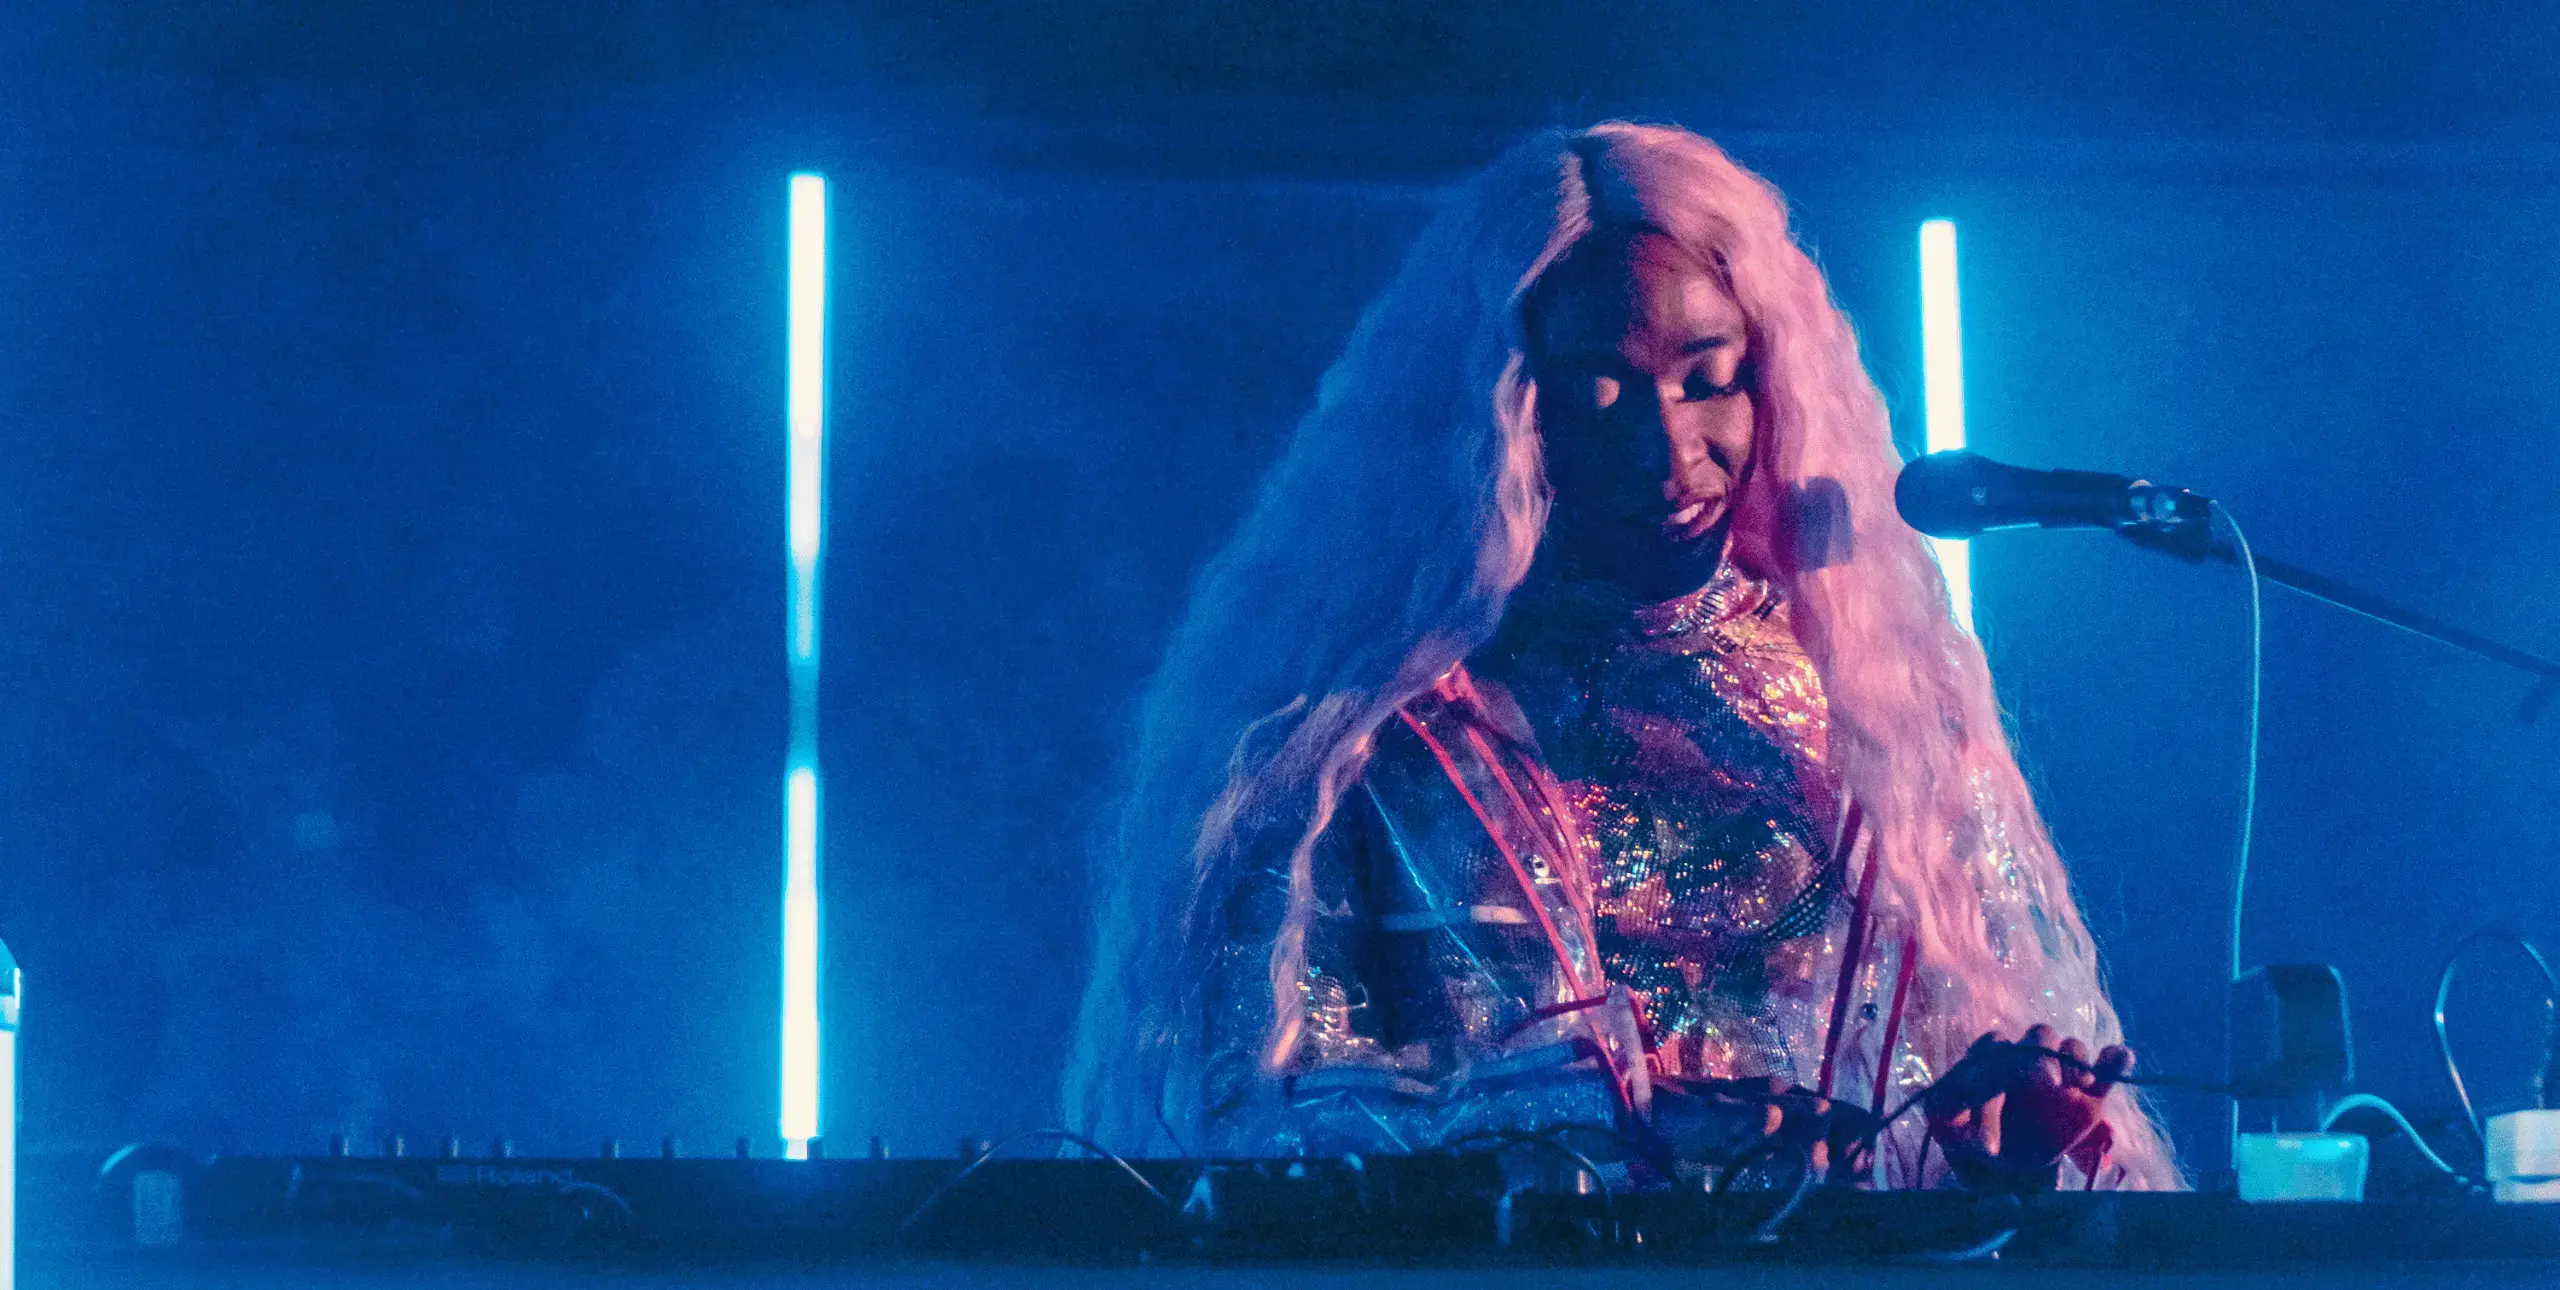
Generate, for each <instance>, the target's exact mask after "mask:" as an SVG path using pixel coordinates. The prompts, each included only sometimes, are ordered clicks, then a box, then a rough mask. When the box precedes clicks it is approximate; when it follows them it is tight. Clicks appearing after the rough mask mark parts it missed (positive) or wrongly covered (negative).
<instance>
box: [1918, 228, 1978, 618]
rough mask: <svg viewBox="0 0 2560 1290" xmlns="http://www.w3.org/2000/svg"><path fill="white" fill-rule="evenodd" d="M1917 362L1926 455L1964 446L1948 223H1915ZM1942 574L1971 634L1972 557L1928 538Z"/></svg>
mask: <svg viewBox="0 0 2560 1290" xmlns="http://www.w3.org/2000/svg"><path fill="white" fill-rule="evenodd" d="M1920 363H1921V371H1922V375H1923V379H1924V380H1925V382H1926V384H1925V386H1924V387H1923V388H1924V389H1925V391H1926V394H1925V404H1924V406H1925V407H1926V409H1927V416H1928V429H1927V434H1928V441H1927V445H1926V450H1927V451H1929V452H1948V451H1952V450H1954V449H1957V448H1962V447H1964V313H1963V309H1962V307H1961V305H1960V303H1959V301H1958V299H1957V295H1956V226H1955V221H1953V220H1943V219H1933V220H1925V221H1923V222H1922V223H1921V225H1920ZM1929 545H1930V546H1932V547H1934V548H1936V549H1937V553H1938V567H1939V568H1941V569H1943V570H1945V571H1946V575H1947V599H1948V601H1949V603H1950V604H1951V605H1952V607H1953V608H1954V610H1955V615H1956V623H1957V624H1958V625H1959V626H1961V627H1963V628H1964V629H1965V630H1966V631H1967V632H1971V631H1972V630H1973V553H1972V551H1971V550H1970V549H1969V548H1968V547H1967V546H1966V545H1965V543H1964V542H1963V541H1961V540H1958V539H1950V538H1932V539H1930V541H1929Z"/></svg>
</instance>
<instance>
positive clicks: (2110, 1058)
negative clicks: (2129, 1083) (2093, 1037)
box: [2095, 1044, 2133, 1092]
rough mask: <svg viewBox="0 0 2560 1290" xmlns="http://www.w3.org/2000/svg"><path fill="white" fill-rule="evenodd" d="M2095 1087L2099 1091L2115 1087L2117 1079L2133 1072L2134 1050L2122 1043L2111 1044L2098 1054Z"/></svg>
mask: <svg viewBox="0 0 2560 1290" xmlns="http://www.w3.org/2000/svg"><path fill="white" fill-rule="evenodd" d="M2095 1064H2096V1066H2097V1068H2098V1071H2097V1076H2096V1080H2097V1082H2096V1085H2095V1088H2096V1090H2097V1091H2099V1092H2105V1091H2106V1090H2108V1089H2110V1088H2113V1087H2115V1084H2116V1081H2117V1080H2120V1079H2123V1078H2124V1077H2125V1076H2127V1075H2130V1074H2132V1073H2133V1050H2132V1049H2130V1048H2127V1047H2125V1046H2124V1045H2122V1044H2109V1045H2107V1047H2106V1051H2104V1052H2101V1053H2099V1054H2098V1060H2097V1062H2096V1063H2095Z"/></svg>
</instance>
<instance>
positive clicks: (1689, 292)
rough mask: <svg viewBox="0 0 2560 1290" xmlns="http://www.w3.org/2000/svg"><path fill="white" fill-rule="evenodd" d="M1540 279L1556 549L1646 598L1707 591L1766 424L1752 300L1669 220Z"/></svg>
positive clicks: (1573, 566) (1541, 365) (1539, 345)
mask: <svg viewBox="0 0 2560 1290" xmlns="http://www.w3.org/2000/svg"><path fill="white" fill-rule="evenodd" d="M1540 291H1541V296H1540V299H1539V306H1538V309H1537V314H1536V317H1535V318H1534V319H1533V320H1532V332H1533V334H1532V336H1531V343H1532V344H1533V345H1534V346H1535V357H1534V359H1533V368H1532V371H1533V375H1534V376H1535V377H1536V380H1537V384H1538V419H1539V425H1540V429H1541V432H1542V434H1543V436H1544V438H1545V441H1546V464H1547V482H1548V484H1549V486H1550V487H1551V488H1552V489H1553V490H1554V493H1555V505H1554V509H1553V511H1552V512H1551V513H1550V514H1549V517H1548V520H1547V538H1546V541H1547V546H1546V550H1545V554H1546V555H1548V556H1551V557H1554V558H1556V559H1558V560H1560V561H1562V562H1564V563H1565V565H1566V566H1567V567H1568V568H1569V569H1570V570H1571V571H1572V572H1576V573H1579V574H1580V575H1581V576H1583V577H1586V578H1596V579H1599V580H1602V581H1605V582H1610V583H1614V584H1616V585H1617V586H1618V588H1619V589H1620V590H1622V591H1624V592H1626V593H1627V594H1628V595H1630V596H1633V597H1635V598H1636V599H1639V600H1643V601H1658V600H1668V599H1671V598H1672V597H1675V596H1680V595H1685V594H1687V593H1689V592H1691V591H1695V590H1697V589H1698V588H1699V587H1701V586H1704V585H1705V584H1706V582H1707V580H1708V579H1709V578H1711V577H1713V576H1714V575H1715V571H1716V565H1717V563H1718V562H1719V561H1720V560H1721V559H1722V558H1723V555H1724V550H1725V543H1726V538H1727V537H1728V536H1729V533H1730V529H1731V520H1732V518H1733V514H1734V511H1735V509H1736V506H1737V504H1738V503H1739V502H1740V500H1741V498H1742V494H1743V484H1744V481H1745V480H1747V479H1748V478H1749V472H1750V469H1751V458H1752V451H1753V448H1754V444H1755V440H1756V437H1757V436H1756V432H1755V428H1754V427H1755V419H1754V416H1753V409H1752V394H1751V389H1750V371H1751V366H1750V358H1751V354H1750V344H1749V339H1748V336H1747V333H1746V327H1745V320H1744V319H1743V316H1742V308H1741V306H1739V305H1737V304H1735V303H1734V300H1733V297H1732V296H1731V295H1730V294H1728V293H1727V292H1726V291H1725V289H1724V286H1723V284H1721V283H1720V282H1718V281H1717V280H1716V277H1715V275H1714V274H1712V273H1710V272H1709V271H1708V270H1707V268H1706V266H1704V265H1701V264H1699V263H1698V262H1697V261H1696V260H1695V259H1694V258H1692V257H1691V256H1690V255H1689V253H1688V252H1686V251H1684V250H1682V249H1681V248H1680V246H1679V245H1678V244H1677V243H1675V242H1673V241H1672V240H1671V239H1670V238H1668V237H1665V236H1663V235H1662V234H1659V233H1642V234H1639V235H1637V236H1636V237H1634V238H1633V239H1630V240H1626V241H1622V242H1615V243H1603V244H1593V243H1585V244H1584V245H1583V246H1582V247H1580V248H1577V250H1576V251H1575V253H1574V254H1572V255H1571V256H1569V257H1568V258H1567V259H1566V260H1565V261H1564V262H1563V263H1562V264H1560V265H1558V266H1557V267H1556V268H1555V270H1554V271H1553V273H1552V274H1551V276H1550V277H1549V278H1548V279H1547V281H1546V282H1545V283H1544V284H1542V286H1541V288H1540Z"/></svg>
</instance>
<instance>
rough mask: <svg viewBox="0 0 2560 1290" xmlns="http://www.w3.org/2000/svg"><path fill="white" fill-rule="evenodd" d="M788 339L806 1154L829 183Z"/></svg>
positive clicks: (787, 990)
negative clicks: (789, 338)
mask: <svg viewBox="0 0 2560 1290" xmlns="http://www.w3.org/2000/svg"><path fill="white" fill-rule="evenodd" d="M790 291H791V340H790V372H789V386H788V393H787V399H788V412H787V415H786V418H785V420H786V428H787V430H788V433H789V436H790V483H789V492H788V495H787V500H786V501H785V503H784V507H785V515H784V517H783V523H784V529H785V535H784V544H785V547H786V549H787V550H788V552H789V555H790V560H791V577H790V587H789V594H790V602H789V614H790V625H789V629H788V639H787V640H786V642H785V647H784V648H785V652H786V654H787V656H788V658H789V660H790V671H791V748H790V753H789V755H788V760H787V762H786V764H785V768H784V772H783V800H784V820H783V825H784V843H783V877H782V1139H783V1142H784V1145H785V1151H786V1154H788V1155H789V1156H790V1157H791V1158H792V1159H795V1160H798V1159H805V1158H807V1156H808V1154H809V1140H810V1139H811V1138H815V1137H817V1136H818V1134H819V1128H818V1123H819V1121H818V1032H819V1020H818V1019H819V1007H820V999H819V984H820V982H819V952H818V947H819V943H820V940H821V938H822V935H823V929H824V922H823V917H822V908H823V906H822V903H821V901H820V899H819V891H820V887H819V865H818V859H819V854H820V853H819V838H820V829H819V825H820V823H821V820H822V815H821V813H820V809H819V808H820V793H819V783H818V571H819V566H820V560H821V557H823V556H824V554H825V549H826V542H825V535H826V510H825V506H826V494H825V487H824V484H825V479H826V457H827V382H826V375H827V374H826V360H827V181H826V179H825V177H824V176H820V175H813V174H807V173H802V174H795V175H793V176H792V177H791V285H790Z"/></svg>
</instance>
